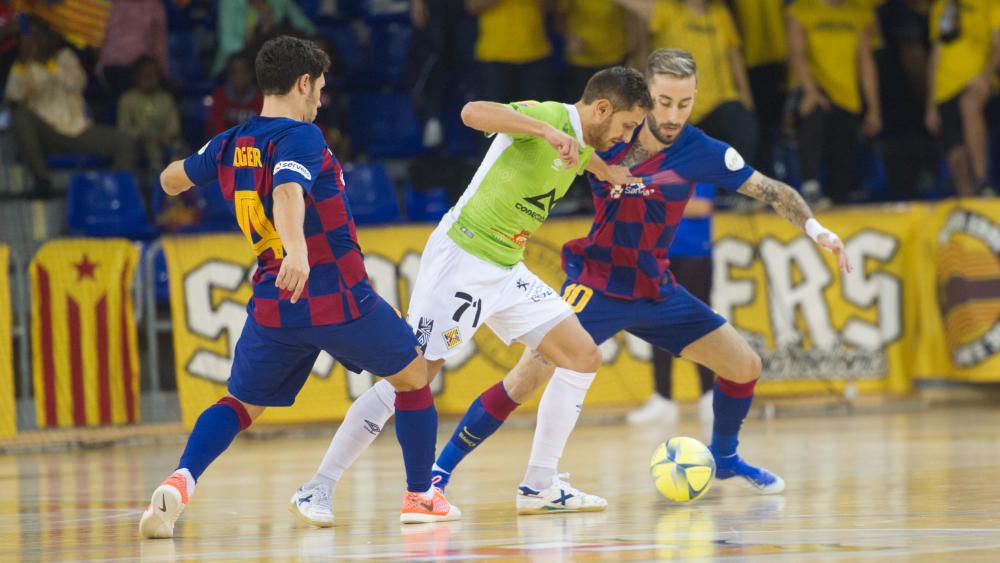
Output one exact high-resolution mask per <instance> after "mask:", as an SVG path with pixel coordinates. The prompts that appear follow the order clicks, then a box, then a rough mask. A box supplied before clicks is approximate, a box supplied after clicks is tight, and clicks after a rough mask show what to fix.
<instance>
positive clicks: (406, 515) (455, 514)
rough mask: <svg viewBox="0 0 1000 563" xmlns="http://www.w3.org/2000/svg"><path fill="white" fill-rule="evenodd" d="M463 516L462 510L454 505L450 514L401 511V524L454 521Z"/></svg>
mask: <svg viewBox="0 0 1000 563" xmlns="http://www.w3.org/2000/svg"><path fill="white" fill-rule="evenodd" d="M461 517H462V511H461V510H459V509H458V507H456V506H452V507H451V510H449V511H448V514H445V515H440V514H428V513H426V512H401V513H400V514H399V523H400V524H431V523H433V522H454V521H455V520H458V519H460V518H461Z"/></svg>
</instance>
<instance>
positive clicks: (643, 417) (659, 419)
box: [625, 393, 678, 426]
mask: <svg viewBox="0 0 1000 563" xmlns="http://www.w3.org/2000/svg"><path fill="white" fill-rule="evenodd" d="M677 416H678V411H677V403H675V402H673V401H671V400H670V399H667V398H665V397H662V396H660V394H659V393H653V394H652V396H650V397H649V399H648V400H647V401H646V402H645V403H643V404H642V406H641V407H639V408H637V409H635V410H634V411H631V412H630V413H628V414H627V415H625V420H626V422H628V423H629V424H631V425H633V426H639V425H643V424H657V425H659V424H674V423H675V422H677Z"/></svg>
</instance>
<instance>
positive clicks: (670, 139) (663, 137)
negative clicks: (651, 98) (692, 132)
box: [646, 114, 684, 146]
mask: <svg viewBox="0 0 1000 563" xmlns="http://www.w3.org/2000/svg"><path fill="white" fill-rule="evenodd" d="M646 124H647V125H648V126H649V132H650V133H652V134H653V137H654V138H655V139H656V140H657V141H659V142H660V143H662V144H664V145H667V146H670V145H672V144H674V141H676V140H677V136H678V135H680V132H681V131H682V130H683V129H684V126H683V125H682V126H681V127H679V128H678V129H677V133H674V134H673V135H667V134H665V133H664V132H663V131H662V130H661V129H660V124H659V123H657V121H656V118H655V117H653V114H649V115H647V116H646Z"/></svg>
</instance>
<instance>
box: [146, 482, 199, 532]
mask: <svg viewBox="0 0 1000 563" xmlns="http://www.w3.org/2000/svg"><path fill="white" fill-rule="evenodd" d="M187 480H188V477H186V476H185V475H184V474H183V473H181V472H180V471H175V472H174V473H173V474H172V475H170V477H167V480H166V481H164V482H163V483H161V484H160V486H159V487H157V488H156V490H155V491H153V499H152V500H151V501H149V506H147V507H146V511H145V512H143V513H142V519H141V520H140V521H139V534H141V535H142V537H144V538H150V539H153V538H172V537H174V522H176V521H177V517H178V516H180V515H181V512H183V511H184V507H185V506H187V503H188V483H187Z"/></svg>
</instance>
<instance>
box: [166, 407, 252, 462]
mask: <svg viewBox="0 0 1000 563" xmlns="http://www.w3.org/2000/svg"><path fill="white" fill-rule="evenodd" d="M248 426H250V415H249V414H247V411H246V408H244V406H243V405H242V404H241V403H240V402H239V401H237V400H236V399H234V398H232V397H223V398H222V399H220V400H219V402H218V403H215V404H214V405H212V406H210V407H208V408H207V409H205V410H204V411H203V412H202V413H201V416H199V417H198V421H197V422H195V423H194V429H193V430H191V435H190V436H188V441H187V446H185V447H184V453H183V454H181V460H180V462H179V463H178V464H177V469H180V468H182V467H183V468H187V470H188V471H190V472H191V476H192V477H194V480H195V481H197V480H198V478H200V477H201V474H202V473H204V472H205V469H207V468H208V466H209V464H211V463H212V462H213V461H215V458H217V457H219V455H220V454H221V453H222V452H224V451H226V448H228V447H229V444H232V443H233V439H234V438H236V435H237V434H239V433H240V431H241V430H244V429H246V428H247V427H248Z"/></svg>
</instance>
